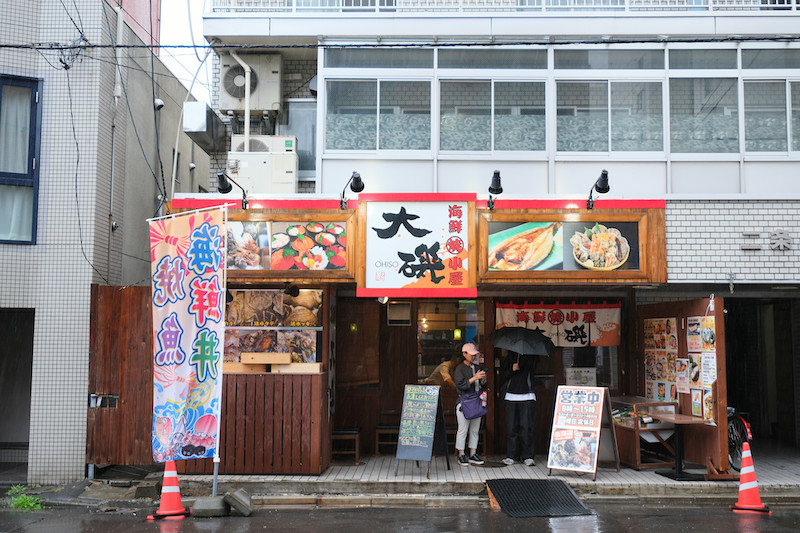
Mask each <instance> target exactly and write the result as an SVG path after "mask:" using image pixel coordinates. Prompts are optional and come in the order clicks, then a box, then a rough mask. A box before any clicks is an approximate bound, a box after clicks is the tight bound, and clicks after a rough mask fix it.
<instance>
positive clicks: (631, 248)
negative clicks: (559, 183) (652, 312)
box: [488, 221, 639, 271]
mask: <svg viewBox="0 0 800 533" xmlns="http://www.w3.org/2000/svg"><path fill="white" fill-rule="evenodd" d="M565 236H566V242H565ZM488 240H489V242H488V251H489V252H488V253H489V256H488V266H489V270H496V271H543V270H578V271H580V270H595V271H610V270H617V269H621V270H638V269H639V224H638V223H637V222H613V223H600V222H595V223H588V224H587V223H585V222H559V221H546V222H524V223H520V222H490V223H489V235H488Z"/></svg>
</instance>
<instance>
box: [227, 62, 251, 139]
mask: <svg viewBox="0 0 800 533" xmlns="http://www.w3.org/2000/svg"><path fill="white" fill-rule="evenodd" d="M231 57H232V58H233V59H235V60H236V62H237V63H239V64H240V65H241V66H242V68H243V69H244V151H245V152H249V151H250V65H248V64H247V63H245V62H244V61H242V59H241V58H240V57H239V56H238V55H236V52H234V51H233V50H231Z"/></svg>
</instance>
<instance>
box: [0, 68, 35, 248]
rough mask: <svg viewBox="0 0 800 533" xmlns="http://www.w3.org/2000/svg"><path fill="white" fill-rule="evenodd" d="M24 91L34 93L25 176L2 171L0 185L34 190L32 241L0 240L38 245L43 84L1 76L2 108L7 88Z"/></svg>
mask: <svg viewBox="0 0 800 533" xmlns="http://www.w3.org/2000/svg"><path fill="white" fill-rule="evenodd" d="M7 85H8V86H16V87H25V88H28V89H30V90H31V102H30V124H29V131H28V165H27V172H26V173H25V174H19V173H15V172H3V171H2V170H0V185H8V186H17V187H30V188H32V189H33V206H32V211H31V214H32V217H33V220H32V221H31V238H30V240H9V239H0V244H25V245H30V244H36V233H37V221H38V207H39V167H40V166H41V165H40V164H39V148H40V144H41V132H42V127H41V126H42V105H41V94H42V80H41V79H40V78H28V77H23V76H15V75H11V74H0V107H2V105H3V102H2V90H3V87H5V86H7Z"/></svg>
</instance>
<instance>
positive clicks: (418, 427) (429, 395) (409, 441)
mask: <svg viewBox="0 0 800 533" xmlns="http://www.w3.org/2000/svg"><path fill="white" fill-rule="evenodd" d="M446 440H447V439H446V435H445V430H444V413H443V411H442V399H441V397H440V396H439V386H438V385H406V387H405V391H404V393H403V410H402V413H401V415H400V431H399V432H398V435H397V456H396V458H395V465H394V475H395V476H396V475H397V468H398V466H399V464H400V459H406V460H411V461H427V462H428V478H430V477H431V456H432V455H433V452H434V451H436V452H437V453H443V454H444V456H445V458H446V459H447V468H448V470H449V469H450V458H449V457H448V454H447V442H446ZM434 448H436V450H434Z"/></svg>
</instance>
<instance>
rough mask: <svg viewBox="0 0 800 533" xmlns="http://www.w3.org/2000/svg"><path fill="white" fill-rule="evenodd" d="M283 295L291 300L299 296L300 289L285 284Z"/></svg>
mask: <svg viewBox="0 0 800 533" xmlns="http://www.w3.org/2000/svg"><path fill="white" fill-rule="evenodd" d="M283 294H286V295H288V296H291V297H292V298H297V297H298V296H299V295H300V287H298V286H297V285H290V284H289V283H287V284H286V287H285V288H284V289H283Z"/></svg>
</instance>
